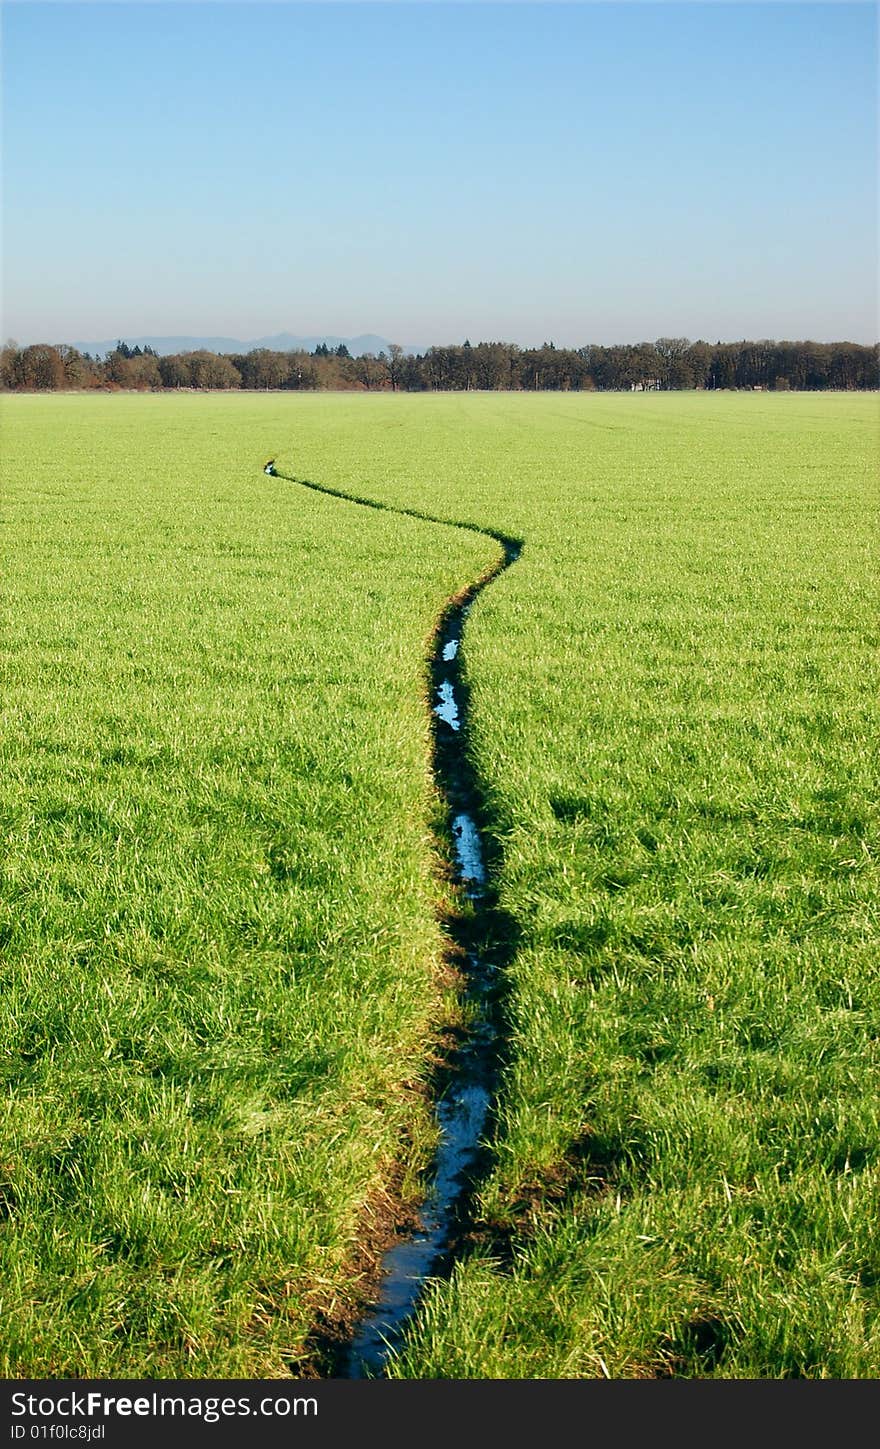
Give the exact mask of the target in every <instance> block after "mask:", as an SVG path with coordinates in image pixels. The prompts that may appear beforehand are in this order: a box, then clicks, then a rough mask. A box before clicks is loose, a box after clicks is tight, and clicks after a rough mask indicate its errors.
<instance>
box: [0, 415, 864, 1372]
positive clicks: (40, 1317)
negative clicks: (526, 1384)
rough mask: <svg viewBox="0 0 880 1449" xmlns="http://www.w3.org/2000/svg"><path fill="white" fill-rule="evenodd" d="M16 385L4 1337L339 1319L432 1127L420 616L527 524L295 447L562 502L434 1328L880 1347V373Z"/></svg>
mask: <svg viewBox="0 0 880 1449" xmlns="http://www.w3.org/2000/svg"><path fill="white" fill-rule="evenodd" d="M6 410H7V424H6V439H7V441H6V447H5V449H4V452H5V454H6V458H7V468H8V469H9V473H10V482H9V484H8V485H7V489H6V496H7V499H8V512H9V514H10V523H11V525H12V527H13V528H14V530H15V534H14V536H15V538H16V546H15V553H14V555H13V565H14V572H15V574H16V586H15V587H14V589H13V590H11V591H10V593H9V595H8V598H9V599H10V622H9V624H8V626H7V628H6V630H5V634H4V637H5V639H6V640H7V652H8V670H9V679H10V682H11V685H12V688H11V689H8V690H7V699H8V700H9V703H10V721H9V725H8V727H7V732H6V741H7V744H6V751H7V781H8V783H7V787H6V804H5V807H4V808H5V810H6V813H7V817H8V818H7V824H8V826H9V828H10V830H11V832H12V838H13V841H14V844H13V847H12V850H11V853H10V857H9V862H8V864H7V867H6V890H5V892H4V896H5V899H6V901H7V902H8V903H9V906H10V911H9V917H8V923H7V925H6V937H7V946H6V953H5V960H6V966H5V968H4V970H5V972H6V989H5V992H4V998H3V1011H4V1012H5V1013H6V1014H7V1021H6V1022H5V1023H4V1027H3V1030H2V1033H0V1038H2V1040H4V1041H5V1042H6V1043H8V1044H9V1052H8V1056H7V1059H6V1060H7V1068H6V1070H7V1083H8V1099H7V1101H8V1106H7V1109H6V1110H7V1124H6V1126H5V1128H4V1141H5V1143H8V1144H9V1145H8V1146H6V1145H4V1148H3V1157H2V1163H3V1166H4V1173H5V1176H6V1177H7V1178H8V1184H9V1185H8V1187H7V1189H6V1190H5V1191H6V1200H7V1202H8V1207H7V1221H6V1224H5V1226H4V1227H3V1228H2V1230H0V1245H2V1246H0V1253H2V1254H3V1256H4V1271H3V1281H4V1283H5V1287H4V1289H3V1295H4V1303H3V1305H2V1307H3V1321H4V1325H5V1328H4V1335H3V1336H4V1340H5V1343H6V1349H5V1359H4V1361H3V1371H4V1372H6V1373H7V1374H14V1373H22V1374H25V1373H27V1374H38V1373H45V1374H48V1375H53V1374H60V1373H70V1372H80V1373H86V1372H91V1373H98V1372H100V1373H108V1374H113V1373H117V1374H123V1373H124V1374H129V1373H131V1374H134V1373H140V1372H145V1373H159V1372H161V1373H168V1374H173V1373H190V1374H205V1375H209V1376H210V1375H218V1376H219V1375H221V1374H229V1375H232V1374H235V1373H241V1374H244V1375H248V1374H256V1375H258V1376H259V1375H262V1376H269V1375H272V1374H275V1373H282V1372H285V1371H289V1368H290V1365H291V1364H293V1365H294V1368H295V1366H296V1364H297V1363H302V1361H303V1360H302V1358H301V1357H298V1356H300V1355H302V1353H303V1352H304V1345H305V1343H306V1339H307V1336H308V1332H309V1327H310V1324H311V1322H312V1321H313V1319H314V1313H315V1309H316V1307H317V1306H321V1307H324V1308H326V1307H327V1305H328V1304H330V1305H332V1304H333V1303H334V1302H336V1301H341V1300H344V1299H345V1297H346V1295H347V1294H350V1292H351V1281H350V1280H351V1274H350V1270H349V1268H348V1266H347V1259H348V1258H349V1256H350V1253H351V1250H352V1247H353V1244H354V1242H355V1240H356V1238H357V1235H358V1233H359V1232H362V1231H363V1224H364V1222H365V1214H366V1213H367V1211H368V1207H367V1205H368V1204H370V1203H371V1202H375V1200H376V1196H375V1195H376V1194H377V1192H379V1191H380V1188H381V1185H382V1184H384V1183H387V1180H388V1176H389V1173H390V1172H391V1171H392V1164H393V1163H395V1162H396V1163H397V1164H401V1163H403V1164H404V1166H405V1168H406V1170H408V1171H409V1172H410V1174H411V1173H412V1171H413V1170H414V1169H416V1168H417V1167H418V1165H419V1163H420V1162H421V1161H423V1160H424V1151H425V1143H426V1141H427V1139H428V1136H429V1129H428V1126H427V1123H426V1114H425V1106H424V1101H423V1095H422V1093H421V1092H420V1090H419V1083H422V1082H424V1080H425V1077H426V1073H427V1071H428V1063H427V1061H426V1056H427V1055H428V1054H429V1053H428V1050H427V1043H428V1042H429V1040H430V1036H431V1032H432V1031H433V1030H436V1027H437V1025H438V1023H439V1022H441V1021H442V1020H443V1019H444V1017H445V1016H448V1014H449V1012H450V1011H451V1009H452V1008H451V1007H450V1005H449V1003H448V1001H446V1000H444V996H443V991H442V983H441V980H440V978H439V977H438V973H437V971H436V969H432V967H433V968H436V966H437V963H438V962H439V960H440V955H441V949H442V940H441V937H440V934H439V930H438V927H437V926H436V925H435V924H434V921H433V915H432V909H433V902H434V897H435V895H436V894H437V891H438V890H439V889H440V887H439V885H438V883H437V881H436V880H433V879H432V875H431V855H432V849H431V841H430V832H429V829H428V825H429V822H431V821H432V819H433V814H432V812H433V811H434V809H435V806H434V801H433V797H432V792H431V787H430V784H429V781H428V779H427V775H426V759H427V726H426V722H425V715H424V706H423V703H422V700H421V698H420V691H421V690H422V688H423V683H422V679H423V674H422V659H423V654H424V641H425V638H426V635H427V633H428V631H429V629H430V625H431V622H432V619H433V617H434V616H435V615H436V613H437V611H438V608H439V605H440V603H441V602H442V599H443V598H444V597H445V596H446V595H448V594H449V593H451V592H452V591H453V590H454V589H455V588H456V587H458V586H460V585H461V584H462V583H463V582H464V581H466V579H468V578H470V577H472V576H473V575H474V574H476V573H477V572H479V571H480V569H481V568H483V567H484V566H485V564H486V562H487V561H488V558H487V549H488V545H487V542H486V540H484V539H480V538H479V537H477V536H472V535H468V534H465V533H456V532H453V531H451V530H445V529H439V528H436V527H432V526H431V525H428V524H420V523H418V522H416V521H415V520H412V519H404V518H400V517H395V516H394V515H393V514H390V513H379V512H376V511H374V510H365V509H360V510H358V509H357V508H356V507H354V506H352V505H347V504H344V503H342V502H339V501H335V500H332V499H322V498H320V497H319V496H318V495H315V494H313V493H307V492H301V491H296V490H294V489H293V487H292V485H287V486H286V487H285V488H281V487H280V486H279V484H278V483H277V482H273V480H271V479H264V478H262V477H261V476H260V475H259V468H260V466H261V463H262V462H263V461H264V460H265V458H266V457H268V456H271V455H273V454H274V455H275V456H276V457H277V458H278V462H279V467H281V468H282V469H283V470H284V471H292V472H294V473H296V474H298V475H299V476H302V477H304V478H309V479H312V480H313V481H316V482H320V483H326V484H328V485H329V486H331V487H337V488H342V489H348V490H350V491H353V492H356V493H360V494H363V495H365V496H368V497H373V498H375V499H377V500H379V501H382V502H385V503H389V504H392V505H397V506H401V507H414V508H422V509H424V510H425V511H428V512H432V513H436V514H440V515H443V516H448V517H450V518H456V519H461V520H465V521H469V522H472V523H476V524H479V525H482V526H486V527H491V528H496V529H500V530H502V531H505V532H508V533H510V534H512V535H515V536H520V537H523V538H524V539H525V540H526V548H525V550H524V552H523V555H522V558H521V559H520V561H519V562H518V563H517V565H516V568H515V569H514V570H512V571H510V572H509V573H508V574H506V575H505V576H504V577H503V578H501V579H499V580H498V581H497V582H496V583H494V584H493V585H492V587H491V589H490V590H488V591H487V592H486V593H485V594H484V595H483V596H482V597H481V599H480V601H479V603H478V604H477V605H476V606H475V608H474V610H473V613H472V616H471V619H470V622H469V624H468V634H467V640H466V661H467V668H468V675H469V682H470V687H471V691H472V712H473V749H474V754H475V759H476V762H477V765H478V767H479V770H480V773H481V776H482V779H483V781H484V782H485V785H486V788H487V791H488V797H489V806H490V813H491V824H492V828H493V831H494V834H495V837H496V841H497V843H498V847H499V849H500V852H501V861H500V871H499V887H500V905H501V907H502V909H503V910H504V911H506V912H508V913H509V914H510V916H511V917H512V918H513V919H514V920H515V921H516V923H517V930H518V935H519V944H518V949H517V953H516V957H515V960H514V962H513V964H512V966H511V968H510V973H509V975H510V989H509V992H508V997H507V1004H506V1010H507V1013H508V1023H507V1024H508V1034H509V1051H508V1061H507V1066H506V1068H505V1075H504V1081H503V1084H502V1090H501V1094H500V1099H499V1105H498V1112H497V1121H496V1123H495V1128H494V1136H493V1166H492V1170H491V1172H490V1174H489V1175H488V1177H487V1180H486V1181H485V1183H484V1184H483V1188H482V1192H481V1196H480V1202H479V1210H480V1213H481V1223H480V1227H481V1231H482V1238H481V1240H480V1241H479V1242H478V1244H477V1246H476V1247H475V1248H474V1249H472V1250H471V1251H469V1253H468V1254H466V1255H465V1256H464V1258H463V1259H462V1260H461V1261H460V1263H459V1265H458V1267H457V1269H456V1271H455V1273H454V1274H453V1276H452V1278H451V1279H450V1280H449V1281H448V1282H441V1283H438V1284H436V1285H435V1286H434V1287H433V1289H432V1291H431V1292H430V1294H429V1295H428V1298H427V1301H426V1303H425V1305H424V1308H423V1311H422V1313H421V1314H420V1317H419V1319H418V1321H417V1323H416V1324H415V1325H414V1328H413V1331H412V1332H411V1334H410V1336H409V1342H408V1346H407V1348H406V1350H405V1352H404V1354H403V1355H402V1356H401V1358H400V1359H399V1360H398V1362H397V1363H396V1365H395V1366H394V1367H393V1369H392V1372H393V1373H395V1374H398V1375H400V1376H410V1377H486V1376H491V1377H528V1376H541V1377H551V1378H552V1377H565V1376H604V1375H610V1376H612V1377H648V1376H656V1375H666V1374H676V1375H683V1376H696V1377H713V1376H719V1377H728V1378H735V1377H784V1376H806V1377H842V1378H847V1377H875V1376H877V1375H878V1373H880V1318H878V1283H880V1255H878V1247H877V1235H876V1221H877V1216H878V1208H880V1148H878V1145H877V1144H878V1141H880V1132H878V1128H880V1121H878V1118H880V1108H878V1104H877V1097H876V1091H875V1087H874V1083H875V1082H876V1072H877V1066H878V1055H880V1052H878V1036H880V1031H878V1028H880V995H878V952H877V939H878V932H877V901H878V891H877V860H876V848H877V807H876V801H877V798H878V791H877V781H876V767H875V754H876V751H875V749H873V748H872V741H873V738H874V732H875V701H876V698H877V680H876V643H877V639H876V612H875V601H876V592H875V590H876V573H875V564H874V549H875V543H876V522H875V519H874V518H873V517H872V505H873V502H874V497H873V489H874V485H875V471H876V462H877V444H878V434H877V411H876V402H875V400H874V399H872V398H870V397H866V396H853V395H836V396H822V397H818V396H815V395H787V396H780V397H772V396H768V395H737V396H728V395H724V396H719V395H712V394H705V395H693V396H659V397H656V396H650V395H648V396H638V397H615V396H605V397H589V396H586V397H582V396H564V395H559V396H553V395H539V396H535V397H531V396H503V395H502V396H489V397H478V396H456V397H444V396H430V397H425V398H419V397H406V398H393V397H378V398H345V399H342V398H335V397H330V396H327V397H315V398H305V397H304V398H295V399H279V398H274V397H273V398H266V399H262V398H224V399H222V400H219V399H196V398H189V397H183V398H175V399H159V398H155V399H154V398H141V399H134V400H128V399H120V398H110V399H82V400H80V399H74V398H59V399H50V400H42V399H16V400H15V401H14V402H13V403H8V404H7V405H6ZM47 566H48V567H47ZM410 1180H411V1179H410Z"/></svg>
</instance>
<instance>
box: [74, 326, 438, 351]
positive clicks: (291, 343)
mask: <svg viewBox="0 0 880 1449" xmlns="http://www.w3.org/2000/svg"><path fill="white" fill-rule="evenodd" d="M118 341H122V342H127V343H128V345H129V347H145V346H148V347H152V349H153V351H154V352H158V353H159V355H160V357H164V356H166V355H167V354H168V353H169V352H253V351H254V350H255V349H256V348H257V347H269V348H271V349H272V351H273V352H294V351H296V352H300V351H302V352H314V350H315V348H316V347H317V346H318V344H319V343H321V342H323V343H324V344H325V346H327V347H329V348H331V349H332V348H335V347H338V346H339V344H340V343H341V342H344V343H345V345H346V347H347V348H348V350H349V352H350V353H351V355H352V357H361V356H362V355H363V353H365V352H375V353H379V352H387V351H388V348H389V347H390V345H391V344H390V343H389V341H388V339H387V337H377V336H376V335H375V334H374V333H372V332H366V333H364V334H362V335H361V336H360V337H331V336H329V335H327V336H323V337H295V336H294V334H293V333H292V332H276V333H275V335H274V336H273V337H257V338H256V339H255V340H254V341H253V342H242V341H241V340H240V339H239V338H237V337H129V336H126V337H122V338H118V337H114V338H112V339H111V340H110V341H107V342H74V344H73V345H74V347H77V348H79V351H80V352H89V353H91V355H92V357H95V356H97V357H106V355H107V353H108V352H112V351H113V349H114V347H115V346H116V343H117V342H118ZM416 350H417V349H416V348H414V347H406V348H405V349H404V351H406V352H415V351H416Z"/></svg>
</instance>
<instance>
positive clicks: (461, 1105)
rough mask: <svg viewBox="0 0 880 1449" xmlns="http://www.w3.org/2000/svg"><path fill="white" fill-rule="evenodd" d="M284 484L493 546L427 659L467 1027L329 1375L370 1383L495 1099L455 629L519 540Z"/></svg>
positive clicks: (428, 1268) (488, 946)
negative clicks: (410, 1207) (416, 1165)
mask: <svg viewBox="0 0 880 1449" xmlns="http://www.w3.org/2000/svg"><path fill="white" fill-rule="evenodd" d="M265 471H266V473H268V474H269V475H270V476H272V477H281V478H284V477H286V476H287V475H285V474H279V473H277V472H276V469H275V465H274V462H270V463H267V464H266V468H265ZM288 481H290V482H294V483H301V484H303V486H305V487H307V488H313V489H315V490H316V491H318V492H322V493H329V494H330V495H331V496H333V497H337V498H340V497H341V498H345V499H346V500H347V501H349V502H352V503H360V504H363V505H364V506H366V507H370V508H377V509H380V510H382V511H387V512H392V513H403V514H405V515H406V516H407V517H415V518H420V519H422V520H423V521H425V522H428V523H437V524H442V525H444V526H446V527H449V528H466V529H468V530H470V531H474V532H478V533H484V534H486V535H487V536H488V537H490V538H491V539H493V541H494V542H496V543H498V544H500V545H501V548H502V550H503V556H502V557H501V558H500V559H499V561H498V563H497V564H496V565H495V566H494V568H491V569H489V570H487V572H486V573H485V574H483V576H482V577H481V578H479V579H478V580H476V581H475V582H474V583H473V584H471V585H470V587H469V588H468V589H466V590H464V591H463V593H462V594H460V595H458V596H457V597H456V598H454V599H453V600H451V601H450V602H449V603H448V604H447V606H446V609H445V610H444V612H443V615H442V616H441V619H440V623H439V625H438V628H437V632H436V635H435V637H434V648H433V652H432V656H431V659H430V661H429V670H430V681H431V691H432V736H433V752H432V765H433V770H434V777H435V780H436V782H437V787H438V789H439V791H440V794H441V796H442V797H443V799H444V801H445V803H446V809H447V816H448V823H449V829H450V835H451V838H452V846H453V852H454V867H455V876H456V879H457V881H458V883H459V885H460V886H461V889H462V892H463V894H464V895H465V897H466V898H467V900H468V901H469V903H470V906H471V911H470V912H469V913H468V919H467V921H465V920H464V919H463V918H462V919H461V920H458V921H456V920H453V921H452V922H451V923H447V929H448V930H449V933H450V935H451V936H452V939H453V942H454V944H455V945H456V946H458V947H459V948H460V949H461V950H462V951H463V953H464V959H465V961H466V968H465V971H464V977H465V990H464V1005H465V1008H466V1030H465V1031H464V1033H463V1035H462V1038H461V1040H460V1041H459V1042H458V1044H457V1046H456V1047H455V1049H454V1051H453V1052H452V1053H451V1054H450V1056H449V1058H448V1060H447V1063H446V1072H445V1074H444V1075H445V1079H446V1087H445V1090H444V1091H443V1092H442V1094H441V1095H440V1097H439V1098H438V1100H437V1103H436V1108H435V1110H436V1117H437V1125H438V1128H439V1142H438V1146H437V1150H436V1153H435V1156H434V1161H433V1164H432V1174H431V1185H430V1189H429V1191H428V1194H427V1196H426V1198H425V1201H424V1202H423V1203H422V1205H421V1207H420V1208H419V1210H418V1213H417V1216H416V1224H415V1226H414V1228H413V1229H412V1231H411V1232H410V1233H409V1234H408V1235H407V1236H406V1237H405V1238H403V1239H402V1240H401V1241H400V1242H398V1243H395V1244H394V1246H393V1247H391V1248H390V1249H389V1250H388V1251H387V1252H386V1254H385V1255H384V1257H383V1259H382V1264H381V1280H380V1288H379V1296H378V1301H377V1302H376V1304H375V1306H374V1307H373V1308H372V1309H371V1310H370V1311H369V1313H368V1314H367V1315H366V1316H365V1317H364V1318H363V1319H362V1320H361V1322H360V1324H359V1325H358V1327H357V1329H356V1330H355V1333H354V1336H353V1338H352V1341H351V1344H350V1345H349V1348H348V1353H347V1355H346V1357H345V1359H344V1361H343V1362H342V1363H341V1364H340V1367H339V1369H338V1370H337V1376H338V1377H340V1378H349V1379H361V1378H375V1377H378V1376H380V1375H381V1373H382V1371H383V1368H384V1366H385V1364H386V1362H387V1361H388V1359H389V1358H390V1357H391V1356H392V1355H393V1354H394V1353H395V1352H396V1350H397V1349H399V1347H400V1345H401V1342H402V1339H403V1335H404V1332H405V1330H406V1326H407V1324H408V1322H409V1319H410V1318H411V1316H412V1314H413V1313H414V1311H415V1309H416V1306H417V1304H418V1301H419V1297H420V1295H421V1293H422V1290H423V1288H424V1286H425V1284H426V1282H427V1280H428V1278H429V1277H431V1276H432V1274H434V1273H436V1272H437V1270H438V1269H439V1268H440V1267H441V1266H443V1267H448V1266H449V1258H450V1249H451V1240H452V1238H453V1236H454V1233H455V1230H456V1228H459V1227H460V1226H461V1223H462V1218H463V1216H464V1213H465V1207H466V1202H467V1199H468V1197H469V1196H470V1194H471V1193H472V1192H473V1189H474V1187H475V1183H476V1181H477V1179H478V1176H479V1169H480V1163H481V1159H482V1155H483V1151H484V1147H483V1141H484V1137H485V1132H486V1127H487V1123H488V1119H489V1111H490V1107H491V1105H492V1099H493V1096H494V1088H495V1079H496V1076H497V1071H498V1065H499V1049H500V1047H501V1045H502V1038H501V1024H500V1013H499V1006H498V974H499V952H498V950H497V949H495V945H496V944H497V941H498V940H499V937H500V936H503V934H504V933H503V930H501V931H499V926H502V927H503V916H502V913H501V912H500V911H499V910H498V908H497V905H496V902H495V895H494V891H493V890H492V888H491V885H490V881H489V871H488V867H487V850H486V840H485V839H484V835H483V831H482V829H481V826H480V816H481V791H480V785H479V780H478V778H477V776H476V773H475V771H474V767H473V764H472V761H471V758H470V755H469V752H468V731H467V724H468V716H467V688H466V685H465V682H464V676H463V671H462V662H463V661H462V636H463V632H464V627H465V623H466V620H467V616H468V612H469V610H470V607H471V605H472V603H473V601H474V599H475V598H476V596H477V595H478V594H479V593H480V592H481V591H482V590H483V589H484V588H486V587H488V585H489V584H491V583H492V582H493V580H494V579H496V578H497V577H498V575H499V574H500V573H502V572H503V571H504V570H505V569H507V568H509V567H510V565H511V564H513V563H515V562H516V560H517V559H518V558H519V555H520V552H521V549H522V544H521V542H520V540H518V539H512V538H508V537H506V536H505V535H503V534H499V533H496V532H494V531H493V530H489V529H481V528H476V526H475V525H473V524H457V523H453V522H452V521H450V520H449V519H442V518H435V517H433V516H431V515H428V514H424V513H420V512H418V511H416V510H415V509H396V508H392V507H391V506H390V505H386V504H382V503H376V502H374V501H373V500H371V499H366V498H358V497H355V496H353V495H350V494H344V493H340V492H339V491H338V490H336V489H331V488H323V487H321V486H320V485H319V484H316V483H311V482H304V480H302V479H298V478H288Z"/></svg>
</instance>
